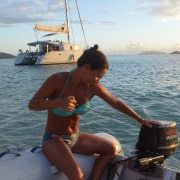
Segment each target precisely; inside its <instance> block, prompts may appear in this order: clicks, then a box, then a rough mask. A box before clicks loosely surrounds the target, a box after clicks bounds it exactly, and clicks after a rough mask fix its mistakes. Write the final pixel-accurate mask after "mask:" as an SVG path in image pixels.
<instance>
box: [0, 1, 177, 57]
mask: <svg viewBox="0 0 180 180" xmlns="http://www.w3.org/2000/svg"><path fill="white" fill-rule="evenodd" d="M77 3H78V8H79V12H80V17H81V20H82V24H83V30H84V35H85V39H86V41H85V39H84V36H83V31H82V28H81V25H80V23H79V18H78V12H77V9H76V3H75V0H69V10H70V11H69V12H70V15H69V17H70V19H71V23H70V27H71V29H72V31H71V38H72V39H73V42H75V43H78V44H80V45H81V46H82V49H83V48H85V47H86V43H85V42H87V45H88V46H89V47H91V46H93V45H94V44H98V45H99V48H100V50H101V51H103V52H104V53H105V54H123V55H124V54H138V53H140V52H143V51H162V52H166V53H170V52H173V51H180V0H77ZM0 4H1V5H0V40H1V45H0V52H6V53H10V54H13V55H16V54H17V53H18V50H19V49H21V50H23V51H26V50H27V49H28V46H27V43H29V42H34V41H36V40H37V38H38V40H42V36H43V35H42V34H40V33H38V34H36V33H35V32H34V30H33V28H34V26H35V24H37V23H39V24H48V25H59V24H63V23H65V17H64V14H65V12H64V0H6V1H4V0H0ZM54 38H56V39H60V40H63V41H66V36H64V35H61V36H56V37H54Z"/></svg>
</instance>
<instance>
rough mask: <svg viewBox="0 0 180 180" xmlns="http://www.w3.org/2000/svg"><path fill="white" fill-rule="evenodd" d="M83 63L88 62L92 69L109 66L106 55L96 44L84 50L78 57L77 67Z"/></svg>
mask: <svg viewBox="0 0 180 180" xmlns="http://www.w3.org/2000/svg"><path fill="white" fill-rule="evenodd" d="M85 64H90V65H91V69H92V70H96V69H108V68H109V63H108V60H107V58H106V56H105V55H104V54H103V53H102V52H101V51H99V50H98V45H97V44H95V45H94V47H91V48H90V49H87V50H85V51H84V53H83V54H82V55H81V57H80V58H79V59H78V61H77V65H78V67H81V66H83V65H85Z"/></svg>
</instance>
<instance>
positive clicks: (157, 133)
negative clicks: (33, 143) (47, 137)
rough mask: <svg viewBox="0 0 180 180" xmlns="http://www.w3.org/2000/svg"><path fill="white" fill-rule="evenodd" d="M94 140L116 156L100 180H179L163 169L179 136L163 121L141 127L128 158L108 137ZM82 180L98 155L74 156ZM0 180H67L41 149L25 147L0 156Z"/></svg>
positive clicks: (179, 173)
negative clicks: (109, 145) (112, 149)
mask: <svg viewBox="0 0 180 180" xmlns="http://www.w3.org/2000/svg"><path fill="white" fill-rule="evenodd" d="M95 135H97V136H100V137H103V138H105V139H108V140H110V141H112V142H113V143H114V144H115V145H116V152H117V155H116V156H115V157H114V158H113V159H112V161H111V162H110V164H109V165H108V167H107V168H106V170H105V172H104V174H103V176H102V179H101V180H179V179H180V171H177V170H173V169H170V168H167V167H165V166H164V161H165V159H166V158H168V157H169V156H170V155H171V154H173V153H174V152H175V150H176V149H177V147H178V145H179V143H178V132H177V126H176V123H175V122H167V121H162V122H161V125H160V126H153V127H152V128H147V127H144V126H142V127H141V129H140V133H139V138H138V142H137V144H136V147H135V150H134V151H133V153H132V154H131V156H130V157H126V156H124V154H123V150H122V147H121V144H120V143H119V141H118V140H117V139H116V138H115V137H113V136H112V135H110V134H107V133H97V134H95ZM74 156H75V158H76V159H77V161H78V163H79V164H80V167H81V168H82V170H83V172H84V175H85V179H86V180H91V173H92V170H93V166H94V163H95V160H96V158H97V157H98V154H94V155H83V154H75V153H74ZM0 178H1V179H2V180H68V179H67V177H66V176H65V174H64V173H63V172H62V171H61V170H59V169H58V168H57V167H56V166H54V165H53V164H52V163H51V162H50V161H49V160H48V159H47V158H46V156H45V155H44V153H43V150H42V148H41V147H39V146H37V147H33V148H32V147H31V148H27V146H26V145H19V146H14V147H9V148H8V149H7V151H5V152H2V153H1V154H0Z"/></svg>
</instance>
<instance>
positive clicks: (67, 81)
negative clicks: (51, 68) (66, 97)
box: [59, 70, 73, 98]
mask: <svg viewBox="0 0 180 180" xmlns="http://www.w3.org/2000/svg"><path fill="white" fill-rule="evenodd" d="M72 72H73V70H71V71H70V72H69V76H68V78H67V80H66V83H65V85H64V87H63V90H62V91H61V94H60V95H59V97H60V98H61V96H62V95H63V93H64V91H65V89H66V87H67V85H68V83H69V80H70V77H71V74H72Z"/></svg>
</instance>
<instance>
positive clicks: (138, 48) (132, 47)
mask: <svg viewBox="0 0 180 180" xmlns="http://www.w3.org/2000/svg"><path fill="white" fill-rule="evenodd" d="M126 48H127V52H128V53H129V54H136V53H139V52H142V51H144V47H143V45H142V44H141V43H139V42H138V43H134V42H132V43H130V44H129V45H127V47H126Z"/></svg>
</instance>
